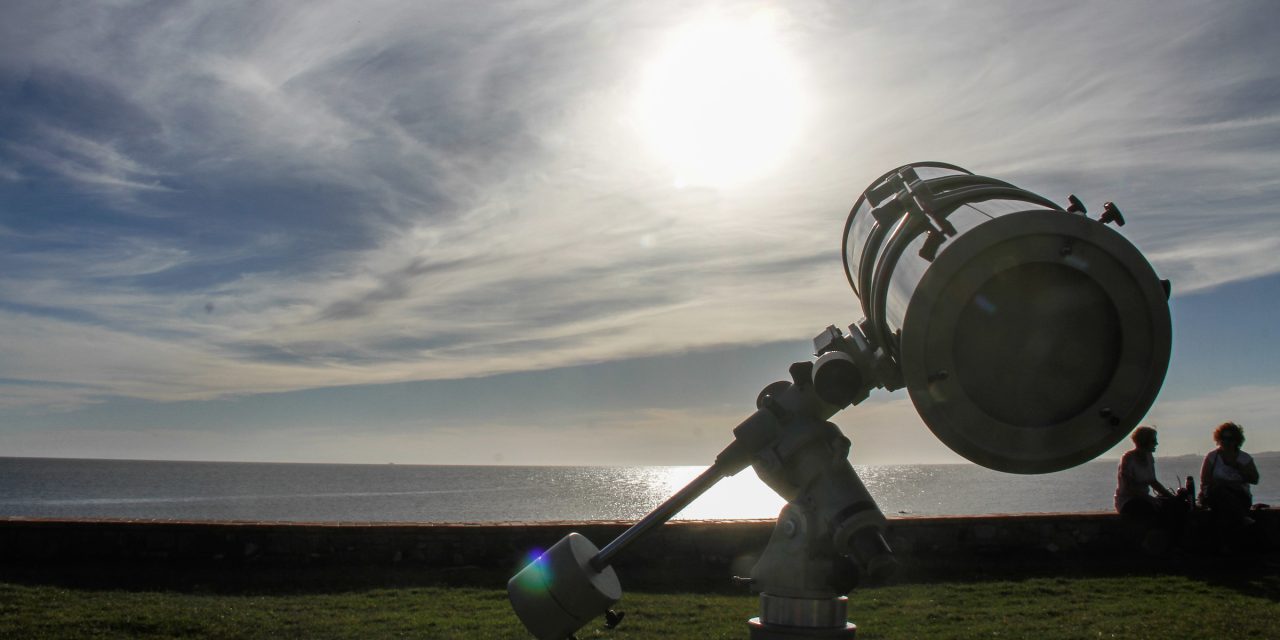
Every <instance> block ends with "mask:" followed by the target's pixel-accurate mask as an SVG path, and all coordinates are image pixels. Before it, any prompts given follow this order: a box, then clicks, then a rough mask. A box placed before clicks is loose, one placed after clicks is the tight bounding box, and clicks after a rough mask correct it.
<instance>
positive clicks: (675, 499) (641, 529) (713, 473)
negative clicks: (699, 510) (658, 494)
mask: <svg viewBox="0 0 1280 640" xmlns="http://www.w3.org/2000/svg"><path fill="white" fill-rule="evenodd" d="M726 475H727V474H725V473H724V471H723V470H722V467H721V465H719V464H713V465H711V466H710V467H707V470H706V471H703V472H702V473H701V474H700V475H699V476H698V477H696V478H694V479H693V481H692V482H690V483H689V484H687V485H685V486H684V488H683V489H681V490H680V491H678V492H676V494H675V495H673V496H671V497H670V498H667V501H666V502H664V503H662V504H660V505H658V508H656V509H654V510H653V511H650V512H649V515H647V516H645V517H644V519H643V520H641V521H640V522H637V523H635V524H633V525H631V528H630V529H627V530H626V531H623V532H622V534H621V535H619V536H618V537H616V538H614V539H613V542H610V543H609V544H607V545H605V547H604V548H603V549H601V550H600V553H597V554H596V555H595V557H594V558H591V560H590V563H591V568H592V569H595V570H596V571H604V568H605V567H607V566H609V563H610V562H611V561H612V560H613V558H614V556H616V555H618V554H619V553H622V551H623V550H624V549H626V548H627V546H629V545H630V544H631V543H632V542H634V541H635V540H636V539H637V538H639V537H641V536H643V535H644V534H646V533H648V532H649V530H650V529H652V528H654V527H656V526H659V525H661V524H662V523H664V522H666V521H668V520H670V519H671V518H672V517H674V516H675V515H676V514H677V513H679V512H680V510H681V509H683V508H685V507H687V506H689V503H690V502H693V501H694V500H696V499H697V498H698V496H700V495H702V494H703V493H704V492H705V491H706V490H707V489H710V488H711V486H712V485H714V484H715V483H717V482H719V481H720V480H721V479H722V478H724V477H725V476H726Z"/></svg>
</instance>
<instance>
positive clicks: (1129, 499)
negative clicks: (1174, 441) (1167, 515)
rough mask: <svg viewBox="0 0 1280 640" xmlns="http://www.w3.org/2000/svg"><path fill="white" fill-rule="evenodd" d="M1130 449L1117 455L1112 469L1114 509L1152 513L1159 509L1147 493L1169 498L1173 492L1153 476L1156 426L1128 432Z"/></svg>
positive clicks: (1140, 514)
mask: <svg viewBox="0 0 1280 640" xmlns="http://www.w3.org/2000/svg"><path fill="white" fill-rule="evenodd" d="M1130 438H1131V439H1132V440H1133V449H1131V450H1129V451H1128V452H1127V453H1125V454H1124V456H1123V457H1121V458H1120V467H1119V469H1117V471H1116V501H1115V505H1116V511H1117V512H1119V513H1120V515H1123V516H1133V517H1140V518H1147V517H1152V516H1155V515H1156V514H1157V512H1159V511H1160V502H1159V501H1158V500H1157V499H1156V498H1155V497H1154V496H1152V495H1151V490H1153V489H1154V490H1155V492H1156V494H1157V495H1159V496H1161V497H1165V498H1172V497H1173V493H1172V492H1171V491H1169V490H1168V489H1166V488H1165V486H1164V485H1162V484H1160V481H1159V480H1156V460H1155V456H1154V455H1152V454H1154V453H1155V450H1156V445H1158V444H1159V442H1158V441H1157V439H1156V430H1155V429H1154V428H1153V427H1148V426H1141V427H1138V428H1137V429H1134V430H1133V435H1132V436H1130Z"/></svg>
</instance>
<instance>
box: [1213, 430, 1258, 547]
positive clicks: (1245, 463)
mask: <svg viewBox="0 0 1280 640" xmlns="http://www.w3.org/2000/svg"><path fill="white" fill-rule="evenodd" d="M1213 440H1214V442H1217V443H1218V448H1217V449H1214V450H1213V451H1210V452H1209V455H1207V456H1205V457H1204V464H1203V465H1201V467H1200V504H1201V505H1203V506H1206V507H1208V508H1210V509H1212V510H1213V511H1214V513H1215V514H1217V516H1218V517H1216V518H1215V520H1217V521H1218V522H1219V523H1220V524H1222V525H1224V526H1227V527H1235V526H1242V525H1245V524H1249V523H1250V520H1249V507H1250V506H1251V505H1252V504H1253V493H1252V492H1251V491H1250V489H1249V485H1251V484H1258V467H1257V465H1255V464H1254V462H1253V457H1252V456H1250V455H1249V454H1247V453H1245V452H1244V451H1241V450H1240V447H1241V445H1243V444H1244V429H1243V428H1242V427H1241V426H1240V425H1238V424H1236V423H1234V422H1224V423H1222V424H1220V425H1218V428H1217V429H1214V430H1213Z"/></svg>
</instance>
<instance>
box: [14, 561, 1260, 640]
mask: <svg viewBox="0 0 1280 640" xmlns="http://www.w3.org/2000/svg"><path fill="white" fill-rule="evenodd" d="M288 575H290V574H280V575H279V576H278V578H279V579H281V580H285V579H286V578H287V576H288ZM299 577H301V578H303V579H306V578H307V576H306V575H302V576H299ZM432 580H434V578H433V579H432ZM486 581H487V578H486ZM107 582H109V580H105V579H104V580H101V581H97V582H95V581H93V580H84V579H74V578H73V579H66V578H65V577H61V578H59V579H47V576H46V579H40V580H37V579H34V578H33V576H32V574H30V573H27V574H13V573H12V572H8V573H3V572H0V637H3V638H361V639H367V638H483V639H489V638H499V639H501V638H528V637H529V636H528V635H527V634H526V633H525V632H524V630H523V628H522V627H521V626H520V624H519V622H518V621H517V620H516V619H515V616H514V614H512V613H511V610H510V607H509V606H508V604H507V599H506V592H505V590H503V589H501V588H493V587H491V586H478V585H476V584H459V585H454V586H446V585H439V584H437V585H414V584H402V585H398V586H394V587H391V588H387V587H379V586H375V585H374V584H372V583H371V582H367V581H362V580H359V579H356V580H354V581H350V582H349V583H345V584H311V585H308V584H298V583H296V582H295V583H292V584H290V585H288V586H285V585H284V583H283V582H279V583H272V582H271V581H270V580H268V581H266V582H264V583H261V585H260V586H257V587H254V586H245V585H242V584H241V585H231V586H227V585H226V584H220V585H217V586H214V587H209V586H202V585H201V584H198V583H192V582H187V583H184V584H182V585H163V584H161V585H157V584H155V583H154V581H146V580H143V581H142V583H141V584H127V583H129V582H131V580H129V579H125V580H123V581H117V582H123V583H126V584H125V586H108V585H107ZM410 582H411V581H410ZM461 582H463V583H467V582H474V581H471V580H463V581H461ZM488 584H490V585H492V584H493V583H492V582H488ZM499 584H500V583H499ZM1278 602H1280V576H1277V575H1276V572H1275V571H1274V569H1267V568H1265V567H1264V568H1262V569H1259V568H1258V567H1256V566H1255V567H1252V568H1249V569H1248V570H1247V571H1245V573H1244V574H1243V575H1234V576H1232V575H1226V574H1222V573H1221V572H1217V573H1215V574H1212V575H1206V576H1198V577H1195V576H1187V575H1116V576H1093V577H1090V576H1077V577H1039V578H1030V579H1024V580H1008V579H998V580H987V581H977V582H939V583H931V584H900V585H893V586H885V587H879V588H872V589H861V590H858V591H855V592H854V594H853V595H852V596H851V597H850V617H851V619H852V620H853V621H854V622H855V623H857V624H858V627H859V632H858V637H859V638H860V639H863V640H869V639H874V638H921V637H932V638H1035V639H1036V640H1053V639H1056V638H1173V637H1231V638H1276V637H1280V628H1277V627H1276V626H1275V625H1276V621H1277V620H1280V604H1277V603H1278ZM618 608H619V609H621V610H623V611H626V612H627V616H626V620H625V621H624V622H623V623H622V625H621V626H620V627H618V628H617V629H615V630H611V631H610V630H604V629H602V628H601V626H600V625H601V624H602V620H597V621H595V623H593V625H590V626H588V627H587V628H586V629H584V630H583V631H582V632H580V633H579V637H580V638H582V639H583V640H585V639H586V638H616V639H619V640H621V639H626V638H700V639H701V638H733V639H745V638H746V637H747V629H746V625H745V621H746V619H747V618H748V617H750V616H752V615H755V612H756V611H755V610H756V599H755V597H753V596H750V595H747V594H737V593H709V594H708V593H699V594H680V593H646V592H635V593H626V594H625V595H624V598H623V601H622V602H621V603H620V604H619V606H618Z"/></svg>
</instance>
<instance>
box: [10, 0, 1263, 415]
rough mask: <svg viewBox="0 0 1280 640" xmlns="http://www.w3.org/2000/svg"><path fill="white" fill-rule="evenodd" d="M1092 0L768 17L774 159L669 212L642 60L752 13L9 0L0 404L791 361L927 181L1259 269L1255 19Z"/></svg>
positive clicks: (1185, 282) (1220, 276)
mask: <svg viewBox="0 0 1280 640" xmlns="http://www.w3.org/2000/svg"><path fill="white" fill-rule="evenodd" d="M1101 7H1102V5H1099V6H1098V7H1097V8H1094V9H1089V8H1080V7H1076V6H1072V7H1059V6H1053V5H1046V6H1024V5H1021V4H1017V5H1012V4H1011V5H1007V6H1003V7H1002V6H993V5H986V6H982V7H962V6H954V7H942V6H931V7H928V8H927V10H926V9H922V8H920V7H899V6H896V5H888V4H885V5H853V6H848V7H829V6H825V5H818V4H812V5H810V4H794V5H790V6H789V7H788V8H787V9H786V11H780V14H779V15H781V18H780V19H779V21H778V29H779V37H780V38H781V42H782V43H783V45H784V46H786V47H788V48H789V50H790V51H791V52H792V53H793V56H794V57H795V58H796V59H797V60H799V61H800V62H801V64H800V66H799V68H798V69H797V74H798V81H797V82H798V86H802V87H805V89H804V90H806V91H808V92H810V93H811V95H810V96H809V97H810V100H809V102H810V103H812V104H813V105H814V108H813V109H812V111H811V113H809V115H808V116H807V119H806V120H805V121H804V122H802V123H799V125H797V127H796V130H797V131H799V132H800V133H799V135H800V138H799V139H798V141H797V142H796V143H795V144H794V145H791V146H790V149H791V152H790V153H789V155H788V157H786V158H784V159H782V161H780V162H778V163H777V165H778V166H779V168H778V170H777V171H776V172H774V173H772V174H769V175H764V176H760V177H759V178H758V179H756V180H754V181H749V182H747V183H746V184H741V185H737V186H735V187H734V188H732V189H709V188H701V187H696V186H690V187H686V188H682V189H678V188H675V187H674V186H673V184H672V178H673V176H672V175H671V171H670V168H669V167H667V166H666V165H665V164H664V163H663V162H662V160H661V158H657V157H655V156H654V154H653V153H652V150H651V149H650V146H649V145H648V144H647V143H646V141H645V140H644V139H643V138H642V134H643V132H642V130H641V129H639V128H637V126H636V124H635V122H633V121H631V120H630V119H629V117H630V116H629V115H628V114H630V113H632V112H633V111H634V103H635V100H636V97H637V96H636V92H637V91H638V88H637V87H638V86H639V84H640V79H641V77H642V75H643V70H644V68H645V65H644V63H645V61H646V59H647V58H648V57H651V56H652V55H653V54H654V52H656V51H657V47H658V46H659V45H660V43H661V42H662V38H663V34H665V33H668V32H669V31H670V30H671V29H673V28H676V27H678V26H679V25H680V24H681V23H682V22H683V21H685V20H687V19H692V18H698V19H704V18H705V17H706V16H707V15H722V16H724V15H727V16H736V15H738V14H743V15H746V14H749V13H750V12H752V11H754V10H755V9H756V8H757V7H756V6H755V5H751V4H743V5H737V4H734V3H718V4H716V7H715V8H708V7H706V6H703V7H695V8H685V7H684V6H683V5H675V4H674V3H673V4H671V5H670V6H666V5H662V4H651V3H634V4H623V5H618V4H616V3H607V4H605V3H590V2H588V3H579V4H577V5H574V6H573V7H564V6H555V7H551V6H550V5H548V6H540V5H538V4H532V5H521V6H519V7H513V6H501V7H499V6H494V7H486V8H484V9H483V10H474V8H462V7H453V6H450V5H447V4H420V3H408V2H390V1H388V2H375V3H346V2H315V3H308V4H306V5H299V6H284V5H281V6H263V5H260V4H254V3H245V4H242V5H216V6H214V5H202V4H200V3H175V4H169V5H165V6H163V7H160V8H156V7H155V6H153V5H146V4H136V3H113V4H106V3H99V4H95V5H94V6H92V7H89V8H82V9H78V10H74V11H73V10H70V9H65V8H60V7H56V6H48V5H46V4H45V3H19V4H17V5H15V6H14V7H12V8H9V9H7V18H8V19H7V20H6V21H5V22H6V26H4V27H0V29H3V31H2V32H0V34H2V35H3V36H4V37H3V38H0V40H2V41H3V44H0V54H2V55H0V100H2V101H3V103H2V104H3V106H5V107H6V108H5V109H3V112H5V113H6V115H4V116H3V117H0V132H3V133H4V135H5V139H6V143H5V144H4V146H3V147H2V148H0V190H2V191H0V193H3V194H4V197H5V198H6V201H7V202H10V203H12V204H6V205H5V206H4V207H3V209H2V210H0V225H2V226H0V229H4V231H3V232H2V233H0V264H2V265H3V266H4V270H3V271H2V272H0V300H3V301H4V302H5V303H6V306H4V307H3V308H2V310H0V313H3V316H0V318H2V324H0V376H3V377H8V378H13V379H23V380H33V381H35V380H42V381H49V382H51V383H60V384H66V385H73V386H70V387H58V386H56V385H55V386H49V387H47V388H44V389H42V390H41V391H40V392H39V393H34V392H33V391H32V387H30V386H24V387H23V388H22V389H21V390H17V387H15V386H13V385H10V386H8V387H3V386H0V402H4V403H8V404H10V405H22V406H38V405H42V404H45V403H49V404H50V406H52V405H53V404H57V403H62V404H66V403H73V404H74V403H77V402H93V401H96V400H97V399H101V398H102V397H111V396H127V397H137V398H146V399H151V400H179V399H190V398H208V397H217V396H220V395H235V394H246V393H261V392H270V391H283V390H289V389H304V388H312V387H321V386H333V385H344V384H367V383H379V382H388V381H398V380H412V379H432V378H456V377H467V376H479V375H486V374H492V373H497V372H502V371H519V370H530V369H544V368H549V367H556V366H563V365H569V364H575V363H584V362H602V361H608V360H616V359H620V358H626V357H633V356H636V355H642V354H654V353H671V352H678V351H682V350H687V349H693V348H702V347H708V346H712V345H729V344H752V343H760V342H766V341H774V340H778V339H782V338H803V337H806V336H808V335H812V334H813V333H815V330H816V329H818V328H820V327H821V326H824V325H826V324H828V323H837V324H844V323H848V322H850V321H852V320H854V319H856V317H857V316H858V315H860V314H859V313H858V311H857V307H856V302H855V301H854V300H853V299H852V297H851V296H850V295H849V293H848V291H847V285H846V284H845V282H844V279H843V276H842V275H841V274H840V273H839V267H837V266H836V264H837V262H838V259H837V258H836V255H837V251H838V250H837V247H838V243H839V240H838V238H837V234H838V233H839V229H840V226H841V223H842V222H843V218H844V212H845V211H847V208H848V206H849V204H850V203H851V201H852V199H853V198H854V197H856V195H857V193H858V192H859V191H860V190H861V189H862V188H863V187H864V186H865V182H866V181H867V180H869V179H870V178H872V177H874V176H875V175H878V174H880V173H881V172H883V171H884V170H886V169H888V168H890V167H892V166H894V165H895V164H897V163H900V162H904V161H911V160H919V159H923V158H937V159H944V160H949V161H954V162H958V163H960V164H962V165H968V166H970V167H971V168H973V169H975V170H977V171H979V172H982V173H987V174H991V175H996V176H997V177H1002V178H1008V179H1010V180H1012V181H1013V182H1015V183H1017V184H1020V185H1022V186H1025V187H1027V188H1031V189H1033V190H1036V191H1041V192H1044V193H1045V194H1046V195H1050V196H1051V197H1062V198H1065V196H1066V194H1067V193H1070V192H1076V193H1079V194H1081V195H1082V196H1083V197H1085V198H1086V201H1088V202H1089V203H1090V204H1091V205H1093V207H1094V208H1095V209H1097V208H1098V205H1099V204H1100V201H1101V200H1103V199H1108V200H1115V201H1117V202H1118V203H1120V205H1121V207H1122V208H1123V209H1124V210H1125V211H1126V214H1128V216H1129V218H1130V220H1131V221H1133V223H1134V224H1132V225H1131V226H1129V227H1126V229H1125V232H1126V233H1127V234H1130V235H1131V237H1132V238H1134V240H1135V241H1136V242H1137V243H1138V244H1139V246H1141V247H1143V248H1144V249H1147V250H1148V251H1149V255H1150V257H1151V259H1152V261H1153V262H1154V263H1155V265H1156V266H1157V268H1158V269H1159V270H1160V272H1161V274H1162V275H1163V276H1165V277H1171V278H1173V279H1174V280H1175V290H1176V291H1178V292H1179V293H1184V292H1190V291H1196V290H1204V289H1208V288H1211V287H1213V286H1215V285H1218V284H1221V283H1225V282H1229V281H1232V280H1238V279H1244V278H1249V277H1254V276H1259V275H1265V274H1268V273H1274V272H1275V271H1276V265H1275V264H1274V261H1273V260H1268V259H1267V256H1269V255H1271V254H1272V253H1274V250H1275V249H1276V248H1277V247H1276V241H1275V240H1274V238H1277V237H1280V234H1278V233H1277V231H1278V229H1277V228H1276V224H1277V223H1276V222H1275V221H1274V216H1270V215H1267V214H1268V211H1267V207H1269V206H1271V204H1270V203H1272V202H1274V201H1275V200H1276V196H1277V195H1280V193H1277V191H1280V182H1278V181H1277V180H1276V178H1275V176H1276V175H1277V168H1280V167H1278V166H1277V165H1278V164H1280V161H1278V160H1277V159H1276V156H1275V154H1274V153H1272V152H1271V151H1270V150H1271V149H1272V147H1273V145H1272V144H1271V143H1272V142H1274V141H1276V139H1277V138H1280V127H1278V126H1277V124H1278V123H1280V100H1278V99H1277V97H1276V96H1275V95H1274V94H1273V93H1269V92H1268V91H1267V89H1266V87H1267V86H1269V85H1268V84H1267V83H1268V82H1269V81H1271V80H1274V71H1272V70H1271V69H1270V66H1269V65H1268V64H1267V61H1268V60H1270V59H1272V58H1274V57H1275V56H1268V55H1266V53H1267V51H1271V50H1272V49H1275V48H1276V47H1277V46H1280V45H1276V44H1273V41H1274V39H1273V38H1252V39H1250V38H1244V37H1241V36H1245V35H1248V34H1254V33H1256V30H1257V27H1256V25H1257V24H1259V23H1262V22H1265V20H1260V19H1258V17H1257V14H1274V12H1275V9H1274V8H1273V6H1272V5H1270V4H1267V3H1262V4H1259V5H1243V4H1242V5H1233V7H1232V10H1230V11H1224V10H1222V9H1221V8H1214V9H1212V10H1210V9H1207V8H1204V7H1200V6H1198V5H1194V4H1186V5H1174V6H1172V7H1171V8H1167V9H1166V10H1162V11H1159V12H1154V14H1153V11H1152V10H1151V9H1150V7H1145V6H1127V7H1108V8H1107V9H1106V15H1107V16H1108V19H1107V20H1106V21H1102V22H1099V21H1098V20H1097V19H1096V16H1097V15H1098V12H1099V11H1102V8H1101ZM717 12H718V13H717ZM1046 43H1054V46H1048V45H1046ZM743 135H750V133H749V132H744V133H743ZM1206 211H1212V212H1213V215H1212V216H1206V215H1205V212H1206ZM1241 247H1245V248H1247V249H1249V250H1247V251H1242V250H1241ZM75 385H83V386H75ZM53 398H57V399H58V400H56V401H55V400H53ZM896 415H897V414H895V416H896ZM898 417H901V416H898ZM896 419H897V418H896V417H895V420H896ZM885 424H886V425H887V424H888V421H886V423H885ZM883 429H884V430H885V432H886V433H888V427H887V426H886V427H883Z"/></svg>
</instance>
